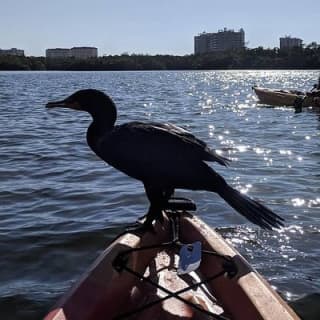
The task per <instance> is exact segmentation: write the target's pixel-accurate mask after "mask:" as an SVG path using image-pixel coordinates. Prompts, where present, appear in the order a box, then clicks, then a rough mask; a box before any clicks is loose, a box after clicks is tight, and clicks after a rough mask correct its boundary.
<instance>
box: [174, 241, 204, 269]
mask: <svg viewBox="0 0 320 320" xmlns="http://www.w3.org/2000/svg"><path fill="white" fill-rule="evenodd" d="M200 263H201V242H200V241H196V242H194V243H191V244H185V245H183V246H182V247H181V249H180V252H179V266H178V275H182V274H186V273H189V272H191V271H195V270H196V269H198V268H199V266H200Z"/></svg>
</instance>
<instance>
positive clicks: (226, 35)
mask: <svg viewBox="0 0 320 320" xmlns="http://www.w3.org/2000/svg"><path fill="white" fill-rule="evenodd" d="M244 37H245V34H244V30H243V29H242V28H241V29H240V30H239V31H234V30H228V29H227V28H224V29H223V30H219V31H218V32H215V33H206V32H203V33H200V34H199V35H198V36H195V37H194V53H195V54H201V53H208V52H217V51H226V50H233V49H241V48H244V47H245V40H244Z"/></svg>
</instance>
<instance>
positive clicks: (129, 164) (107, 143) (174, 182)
mask: <svg viewBox="0 0 320 320" xmlns="http://www.w3.org/2000/svg"><path fill="white" fill-rule="evenodd" d="M58 106H60V107H66V108H70V109H75V110H81V111H87V112H88V113H90V115H91V116H92V118H93V121H92V123H91V124H90V126H89V128H88V131H87V142H88V144H89V146H90V147H91V149H92V150H93V151H94V152H95V153H96V154H97V155H98V156H99V157H100V158H101V159H102V160H104V161H105V162H107V163H108V164H110V165H111V166H113V167H114V168H116V169H118V170H120V171H122V172H124V173H125V174H127V175H128V176H130V177H133V178H135V179H138V180H141V181H142V183H143V184H144V188H145V191H146V194H147V197H148V199H149V201H150V207H149V210H148V213H147V215H146V221H145V223H144V225H145V226H151V223H152V221H153V220H155V219H161V217H162V209H163V208H165V206H166V204H167V202H168V200H169V199H170V198H171V197H172V195H173V193H174V190H175V189H191V190H206V191H211V192H215V193H217V194H219V195H220V196H221V197H222V198H223V199H224V200H225V201H226V202H227V203H228V204H229V205H230V206H231V207H233V208H234V209H235V210H236V211H238V212H239V213H240V214H242V215H243V216H245V217H246V218H247V219H248V220H250V221H251V222H253V223H255V224H257V225H259V226H260V227H262V228H266V229H272V227H274V228H277V227H280V226H282V225H283V223H282V221H283V219H282V218H281V217H279V216H278V215H276V214H275V213H273V212H272V211H271V210H270V209H268V208H267V207H265V206H264V205H262V204H260V203H258V202H257V201H255V200H252V199H250V198H249V197H248V196H246V195H244V194H241V193H240V192H239V191H237V190H235V189H233V188H232V187H231V186H229V185H228V184H227V183H226V181H225V180H224V178H223V177H221V176H220V175H219V174H218V173H216V172H215V171H214V170H213V169H212V168H211V167H209V166H208V165H207V164H206V161H209V162H210V161H216V162H218V163H220V164H221V165H226V164H227V161H228V160H227V159H226V158H224V157H222V156H220V155H218V154H217V153H215V152H214V151H213V150H210V149H209V148H208V146H207V145H206V143H205V142H203V141H201V140H200V139H198V138H196V137H195V136H194V135H192V134H191V133H190V132H188V131H186V130H184V129H182V128H180V127H178V126H175V125H173V124H169V123H155V122H150V123H144V122H137V121H134V122H129V123H125V124H122V125H115V121H116V118H117V110H116V106H115V104H114V102H113V101H112V99H111V98H110V97H109V96H107V95H106V94H105V93H103V92H101V91H99V90H94V89H87V90H80V91H77V92H75V93H74V94H72V95H71V96H69V97H68V98H66V99H65V100H62V101H57V102H49V103H48V104H47V105H46V107H47V108H53V107H58Z"/></svg>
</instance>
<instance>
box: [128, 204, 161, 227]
mask: <svg viewBox="0 0 320 320" xmlns="http://www.w3.org/2000/svg"><path fill="white" fill-rule="evenodd" d="M154 221H159V222H160V223H163V222H164V217H163V214H162V209H161V208H159V207H154V206H150V208H149V210H148V213H147V214H145V215H144V216H142V217H140V218H139V219H138V220H137V222H136V223H134V224H132V225H129V226H128V227H127V228H126V230H127V232H140V233H141V232H142V233H144V232H148V231H149V232H152V233H155V230H154V227H153V222H154Z"/></svg>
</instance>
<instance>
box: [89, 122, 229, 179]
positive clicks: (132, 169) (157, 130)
mask: <svg viewBox="0 0 320 320" xmlns="http://www.w3.org/2000/svg"><path fill="white" fill-rule="evenodd" d="M95 152H96V153H97V154H98V156H100V157H101V158H102V159H103V160H105V161H106V162H108V163H109V164H111V165H112V166H114V167H115V168H117V169H119V170H121V171H123V172H125V173H126V174H128V175H130V176H133V177H135V178H138V179H142V176H143V175H147V176H151V175H152V174H153V172H156V171H157V172H158V173H159V172H160V171H161V170H163V172H165V173H168V172H169V171H170V170H174V169H175V168H178V167H179V166H180V165H181V164H182V163H190V162H193V163H195V162H198V163H199V162H201V161H216V162H218V163H220V164H222V165H226V164H227V159H225V158H223V157H222V156H220V155H218V154H216V153H215V152H214V151H212V150H210V149H209V148H208V147H207V145H206V144H205V143H204V142H203V141H201V140H200V139H198V138H196V137H195V136H194V135H192V134H191V133H190V132H188V131H187V130H184V129H182V128H180V127H177V126H175V125H172V124H159V123H142V122H130V123H126V124H123V125H120V126H116V127H114V129H113V130H112V131H111V132H107V133H106V134H105V135H104V136H103V137H101V138H100V139H99V142H98V143H97V145H96V148H95Z"/></svg>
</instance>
